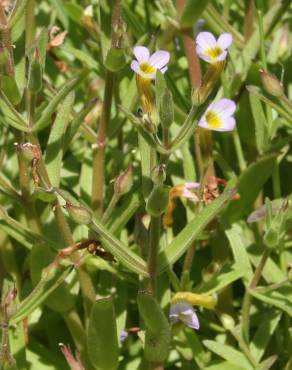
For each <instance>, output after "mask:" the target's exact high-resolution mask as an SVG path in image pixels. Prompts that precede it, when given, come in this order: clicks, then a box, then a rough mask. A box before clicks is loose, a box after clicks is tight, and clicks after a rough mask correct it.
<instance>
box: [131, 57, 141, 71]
mask: <svg viewBox="0 0 292 370" xmlns="http://www.w3.org/2000/svg"><path fill="white" fill-rule="evenodd" d="M131 69H132V71H134V72H136V73H139V71H140V67H139V63H138V62H137V60H132V62H131Z"/></svg>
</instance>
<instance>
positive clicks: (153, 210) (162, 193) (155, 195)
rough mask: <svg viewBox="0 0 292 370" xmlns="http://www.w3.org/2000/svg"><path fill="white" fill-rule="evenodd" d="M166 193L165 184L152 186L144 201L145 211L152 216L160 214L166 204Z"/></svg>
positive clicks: (167, 193)
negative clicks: (145, 201)
mask: <svg viewBox="0 0 292 370" xmlns="http://www.w3.org/2000/svg"><path fill="white" fill-rule="evenodd" d="M168 195H169V189H168V188H167V187H166V186H154V188H153V189H152V191H151V193H150V195H149V198H148V200H147V203H146V210H147V212H148V213H149V214H150V215H151V216H154V217H158V216H160V215H162V213H164V212H165V210H166V208H167V205H168Z"/></svg>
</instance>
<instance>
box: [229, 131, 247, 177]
mask: <svg viewBox="0 0 292 370" xmlns="http://www.w3.org/2000/svg"><path fill="white" fill-rule="evenodd" d="M232 138H233V143H234V147H235V152H236V155H237V160H238V164H239V168H240V171H241V172H242V171H244V170H245V169H246V167H247V165H246V162H245V159H244V154H243V149H242V146H241V142H240V138H239V135H238V131H237V128H235V129H234V130H233V132H232Z"/></svg>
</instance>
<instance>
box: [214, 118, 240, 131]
mask: <svg viewBox="0 0 292 370" xmlns="http://www.w3.org/2000/svg"><path fill="white" fill-rule="evenodd" d="M235 124H236V121H235V119H234V118H233V117H228V118H224V120H223V122H222V126H221V127H218V128H214V129H213V130H215V131H221V132H223V131H232V130H233V129H234V127H235Z"/></svg>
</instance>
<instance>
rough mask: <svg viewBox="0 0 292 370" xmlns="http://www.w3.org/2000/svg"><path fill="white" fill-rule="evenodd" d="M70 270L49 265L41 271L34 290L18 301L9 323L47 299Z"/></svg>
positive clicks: (22, 316) (21, 317) (29, 312)
mask: <svg viewBox="0 0 292 370" xmlns="http://www.w3.org/2000/svg"><path fill="white" fill-rule="evenodd" d="M71 271H72V267H67V268H65V269H64V268H61V267H60V266H56V265H55V266H53V265H50V266H48V267H47V268H46V270H45V271H44V272H43V275H42V278H41V280H40V282H39V283H38V284H37V285H36V287H35V288H34V290H33V291H32V292H31V293H30V294H29V296H28V297H26V298H25V299H24V300H23V301H22V302H20V304H19V306H18V309H17V312H16V314H15V315H14V316H12V319H11V321H10V323H11V324H16V323H18V322H19V321H21V320H23V319H24V318H26V317H27V316H28V315H30V314H31V313H32V312H33V311H34V310H35V309H36V308H37V307H39V306H41V304H42V303H43V302H44V301H45V299H47V297H48V296H49V294H50V293H52V292H53V291H54V290H55V289H56V288H57V287H58V286H59V285H60V284H62V282H63V281H64V280H65V278H66V277H67V276H68V275H69V273H70V272H71Z"/></svg>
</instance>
